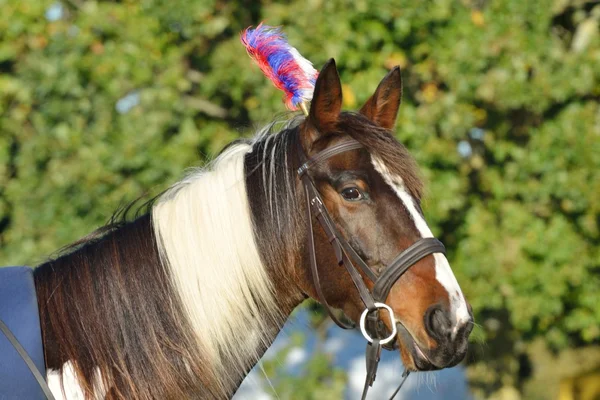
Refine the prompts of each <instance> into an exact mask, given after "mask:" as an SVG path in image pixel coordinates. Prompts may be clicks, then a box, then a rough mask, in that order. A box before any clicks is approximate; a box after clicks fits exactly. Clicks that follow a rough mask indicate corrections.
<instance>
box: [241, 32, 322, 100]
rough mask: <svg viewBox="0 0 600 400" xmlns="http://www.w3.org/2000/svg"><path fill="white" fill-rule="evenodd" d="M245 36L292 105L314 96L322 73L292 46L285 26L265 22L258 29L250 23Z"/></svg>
mask: <svg viewBox="0 0 600 400" xmlns="http://www.w3.org/2000/svg"><path fill="white" fill-rule="evenodd" d="M241 40H242V43H243V45H244V46H245V47H246V51H247V52H248V55H249V56H250V57H251V58H252V59H253V60H254V61H255V62H256V63H257V64H258V66H259V67H260V69H261V70H262V72H263V74H265V75H266V76H267V78H269V79H270V80H271V82H273V84H274V85H275V87H277V88H278V89H280V90H282V91H283V92H284V93H285V104H286V106H287V108H288V109H290V110H297V109H298V107H299V106H300V107H303V105H304V104H305V103H307V102H309V101H311V100H312V96H313V92H314V90H315V82H316V81H317V76H318V74H319V73H318V72H317V70H316V69H315V68H314V67H313V65H312V63H311V62H310V61H308V60H307V59H306V58H304V57H302V56H301V55H300V53H299V52H298V50H296V49H295V48H294V47H292V46H290V44H289V43H288V42H287V38H286V36H285V35H284V34H283V32H281V28H279V27H271V26H268V25H263V24H262V23H261V24H259V25H258V26H257V27H256V28H255V29H253V28H252V27H249V28H247V29H246V30H245V31H243V32H242V34H241ZM303 109H305V108H304V107H303Z"/></svg>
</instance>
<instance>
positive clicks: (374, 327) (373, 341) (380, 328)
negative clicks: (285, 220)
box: [298, 139, 446, 400]
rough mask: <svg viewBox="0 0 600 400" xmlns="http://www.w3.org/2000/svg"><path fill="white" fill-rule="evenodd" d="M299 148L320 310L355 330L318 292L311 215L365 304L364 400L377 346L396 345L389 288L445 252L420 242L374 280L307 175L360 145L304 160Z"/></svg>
mask: <svg viewBox="0 0 600 400" xmlns="http://www.w3.org/2000/svg"><path fill="white" fill-rule="evenodd" d="M298 147H300V150H299V154H300V157H301V160H302V161H304V162H303V164H302V165H301V166H300V168H298V176H299V178H300V180H301V181H302V184H303V186H304V192H305V195H306V217H307V220H308V249H309V253H310V254H309V259H310V269H311V274H312V279H313V285H314V287H315V290H316V292H317V297H318V300H319V301H320V302H321V304H322V305H323V306H324V307H325V310H327V313H328V314H329V316H330V317H331V319H332V320H333V321H334V322H335V323H336V324H337V325H338V326H340V327H341V328H343V329H354V327H355V326H354V325H350V324H347V323H345V322H343V321H342V320H340V319H339V318H338V317H337V316H336V315H335V314H334V312H333V310H332V308H331V306H330V305H329V304H328V303H327V299H326V298H325V295H324V293H323V289H322V288H321V283H320V280H319V270H318V268H317V258H316V253H315V238H314V231H313V226H312V218H313V214H314V216H315V217H316V218H317V221H318V222H319V224H320V225H321V228H322V229H323V231H324V232H325V234H326V235H327V240H328V241H329V243H330V244H331V246H332V247H333V251H334V253H335V257H336V259H337V262H338V265H339V266H342V265H343V266H344V267H345V268H346V271H347V272H348V274H349V275H350V277H351V278H352V281H353V282H354V286H356V289H357V290H358V293H359V295H360V298H361V300H362V302H363V303H364V305H365V310H364V311H363V313H362V314H361V316H360V323H359V325H360V331H361V333H362V334H363V336H364V337H365V339H367V341H368V344H367V349H366V351H365V356H366V363H367V376H366V379H365V385H364V388H363V393H362V400H364V399H365V398H366V396H367V391H368V390H369V388H370V387H371V386H373V382H374V381H375V376H376V373H377V366H378V364H379V360H380V355H381V348H382V347H383V346H384V345H388V344H390V343H391V342H393V341H395V339H396V335H397V328H396V324H400V321H398V322H396V320H395V318H394V313H393V311H392V309H391V307H390V306H388V305H387V304H385V300H386V299H387V296H388V294H389V292H390V290H391V289H392V286H393V285H394V283H396V281H397V280H398V279H400V277H401V276H402V275H403V274H404V273H405V272H406V271H407V270H408V269H409V268H410V267H411V266H413V265H414V264H415V263H416V262H417V261H419V260H420V259H422V258H423V257H426V256H428V255H430V254H433V253H443V254H445V253H446V248H445V247H444V245H443V244H442V242H440V241H439V240H438V239H435V238H423V239H420V240H418V241H417V242H415V243H414V244H413V245H411V246H410V247H409V248H407V249H406V250H404V251H403V252H401V253H400V254H399V255H398V256H397V257H396V258H394V260H393V261H392V262H391V263H389V265H387V266H386V267H385V268H384V269H383V270H382V272H381V273H380V274H379V276H378V275H377V274H376V273H375V272H374V271H373V270H372V269H371V268H370V267H369V266H368V265H367V264H366V263H365V261H364V260H363V259H362V258H361V257H360V256H359V255H358V254H357V253H356V251H355V250H354V249H353V248H352V246H350V244H349V243H348V241H347V240H346V239H345V238H344V237H343V236H342V235H341V234H340V233H339V231H338V230H337V228H336V225H335V223H334V222H333V220H332V218H331V216H330V215H329V212H328V211H327V208H326V207H325V205H324V203H323V200H322V199H321V195H320V194H319V191H318V190H317V188H316V186H315V184H314V182H313V180H312V178H311V177H310V174H309V171H310V169H311V168H312V167H314V166H315V165H317V164H319V163H321V162H323V161H325V160H327V159H328V158H330V157H333V156H335V155H337V154H340V153H344V152H346V151H350V150H357V149H361V148H363V146H362V145H361V144H360V143H359V142H358V141H356V140H354V139H350V140H346V141H344V142H342V143H339V144H336V145H335V146H332V147H329V148H327V149H325V150H322V151H320V152H318V153H317V154H315V155H314V156H312V157H311V158H307V157H306V155H305V153H304V150H303V149H302V148H301V146H298ZM355 264H356V265H358V268H360V271H359V270H358V269H357V267H356V266H355ZM361 272H362V273H363V274H364V275H365V276H366V277H367V278H369V279H370V280H371V281H372V282H373V283H374V286H373V291H370V290H369V288H368V287H367V286H366V284H365V282H364V280H363V277H362V275H361ZM381 309H385V310H386V311H387V312H388V314H389V318H390V322H391V326H392V332H391V333H389V334H387V329H386V327H385V325H384V323H383V321H382V320H381V319H380V315H379V310H381ZM369 331H371V332H373V334H371V333H369ZM392 348H393V347H392ZM402 377H403V379H402V381H401V382H400V386H398V388H397V389H396V391H395V392H394V393H393V395H392V397H391V398H394V397H395V395H396V394H397V393H398V391H399V390H400V388H401V387H402V385H403V384H404V382H405V381H406V378H407V377H408V370H405V371H404V373H403V374H402Z"/></svg>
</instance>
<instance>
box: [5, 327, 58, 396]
mask: <svg viewBox="0 0 600 400" xmlns="http://www.w3.org/2000/svg"><path fill="white" fill-rule="evenodd" d="M0 331H2V333H3V334H4V336H6V338H7V339H8V341H9V342H10V344H12V345H13V347H14V348H15V350H16V351H17V353H19V355H20V356H21V358H22V359H23V361H24V362H25V364H26V365H27V368H29V370H30V371H31V373H32V374H33V377H34V378H35V380H36V381H37V383H38V384H39V385H40V388H41V389H42V391H43V392H44V396H46V398H47V399H48V400H54V396H53V395H52V391H50V388H49V387H48V384H47V383H46V380H45V379H44V377H43V376H42V374H41V373H40V371H39V370H38V369H37V367H36V366H35V363H34V362H33V360H32V359H31V357H29V354H27V351H25V349H24V348H23V346H21V343H19V340H17V338H16V337H15V335H13V333H12V332H11V330H10V329H9V328H8V326H6V324H5V323H4V321H2V320H1V319H0Z"/></svg>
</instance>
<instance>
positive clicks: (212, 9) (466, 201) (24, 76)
mask: <svg viewBox="0 0 600 400" xmlns="http://www.w3.org/2000/svg"><path fill="white" fill-rule="evenodd" d="M0 9H1V10H2V13H1V14H2V15H1V16H0V261H1V262H0V264H3V265H9V264H30V265H35V264H36V263H38V262H40V261H42V260H43V259H44V258H45V257H47V255H48V254H51V253H52V252H54V251H55V250H56V249H57V248H59V247H61V246H63V245H65V244H68V243H69V242H71V241H73V240H75V239H77V238H78V237H81V236H83V235H85V234H86V233H88V232H89V231H91V230H92V229H94V228H95V227H97V226H98V225H100V224H102V223H104V222H105V221H106V220H107V219H108V217H109V216H110V215H111V213H112V211H113V210H114V209H116V208H117V207H118V206H120V205H123V204H126V203H128V202H130V201H132V200H134V199H136V198H137V197H139V196H141V195H152V194H155V193H157V192H158V191H160V190H161V189H164V188H165V187H166V186H167V185H168V184H169V183H171V182H173V181H175V180H176V179H177V178H178V177H180V176H181V174H182V171H183V170H184V168H186V167H189V166H191V165H199V164H202V163H204V162H205V161H206V160H207V159H209V158H210V157H211V156H213V155H215V154H216V153H217V152H218V151H219V150H220V149H221V148H222V147H223V146H224V145H225V144H226V143H228V142H229V141H231V140H232V139H234V138H236V137H239V136H246V135H251V134H252V132H253V129H254V128H255V127H256V126H260V125H261V124H263V123H266V122H269V121H270V120H272V119H273V117H274V115H276V114H280V113H281V112H282V110H283V106H282V102H281V95H280V94H279V93H277V92H276V91H275V90H274V89H273V88H272V86H270V84H269V83H268V82H266V80H265V79H264V77H263V76H262V75H261V74H260V73H259V72H258V70H257V68H255V67H253V66H252V65H251V64H250V62H249V60H248V59H247V57H246V55H245V53H244V50H243V49H242V47H241V45H240V44H239V40H238V34H239V32H240V31H241V30H242V29H243V28H245V27H247V26H249V25H256V24H257V23H258V22H260V21H261V20H264V21H266V22H267V23H269V24H270V25H283V26H284V27H285V31H286V33H287V34H288V36H289V39H290V41H291V42H292V43H293V44H294V45H295V46H296V47H298V48H299V50H300V51H301V52H302V53H303V54H304V55H305V56H306V57H308V58H309V59H311V60H312V61H313V62H314V63H315V65H316V66H320V65H322V64H323V63H324V62H325V61H326V60H327V59H329V58H330V57H334V58H335V59H336V61H337V63H338V66H339V69H340V73H341V77H342V81H343V82H344V86H343V89H344V102H345V104H344V106H345V107H346V108H348V109H355V108H357V107H358V106H360V105H361V104H362V102H363V101H365V100H366V98H367V97H368V96H369V95H370V94H371V93H372V91H373V90H374V88H375V86H376V85H377V83H378V82H379V80H380V79H381V78H382V77H383V76H384V75H385V73H386V71H387V70H388V69H390V68H391V67H393V66H394V65H400V66H401V67H402V69H403V79H404V102H403V106H402V108H401V113H400V117H399V121H398V126H397V135H398V138H399V139H400V140H401V141H402V142H403V143H405V144H406V145H407V146H408V148H409V149H411V151H412V152H413V154H414V155H415V156H416V158H417V160H418V161H419V163H420V165H421V166H422V169H423V175H424V176H425V178H426V181H427V182H428V200H427V202H426V204H425V212H426V215H427V218H428V221H429V222H430V225H431V226H432V228H433V230H434V233H436V234H437V235H438V236H440V237H441V238H442V240H443V241H444V242H445V243H446V245H447V247H448V248H449V252H450V259H451V262H452V265H453V268H454V271H455V274H456V275H457V278H458V280H459V281H460V282H461V286H462V288H463V290H464V292H465V294H466V295H467V297H468V298H469V300H470V302H471V304H472V305H473V307H474V311H475V314H476V320H477V321H478V323H479V324H480V325H479V327H478V329H477V330H476V332H475V334H474V336H473V338H474V340H475V341H477V342H479V343H480V344H479V345H475V346H473V348H474V350H473V351H472V353H471V354H470V356H469V360H468V375H469V380H470V383H471V386H472V389H473V393H474V395H475V396H476V397H477V398H507V399H508V398H519V397H524V398H532V399H535V398H555V397H556V396H558V395H559V393H560V396H562V395H563V392H564V391H565V390H566V392H564V393H567V392H568V391H569V389H564V388H565V387H567V388H569V387H571V386H573V387H574V386H577V385H579V384H580V381H579V380H578V378H577V377H579V376H588V375H589V374H594V373H596V374H597V373H598V371H600V354H599V353H600V351H599V344H600V307H599V304H600V290H599V289H600V278H599V276H600V261H599V260H600V247H599V246H598V245H599V244H600V228H599V227H600V105H599V102H600V67H599V65H600V35H599V28H598V27H599V25H600V5H599V3H598V1H583V0H539V1H522V0H498V1H488V0H462V1H451V0H436V1H422V2H420V1H405V0H398V1H382V0H377V1H375V0H330V1H324V0H306V1H299V0H295V1H291V2H287V3H278V2H273V1H263V2H253V1H242V0H234V1H225V0H222V1H216V0H215V1H211V0H186V1H184V0H170V1H166V0H139V1H133V0H124V1H87V0H65V1H63V2H56V1H54V0H0ZM314 319H315V321H313V323H314V324H315V325H317V326H318V325H319V324H323V323H327V322H324V320H323V318H321V317H320V314H318V313H317V314H316V315H315V317H314ZM314 362H315V363H316V364H315V365H327V360H320V361H319V360H317V361H314ZM549 364H550V365H552V366H556V368H549V367H548V365H549ZM559 365H560V368H559V367H558V366H559ZM274 370H276V368H274ZM272 374H276V371H274V372H272ZM310 374H312V376H313V379H307V378H306V377H305V376H303V375H301V376H300V377H299V378H298V379H299V381H297V382H296V383H298V382H310V385H312V386H311V387H314V391H312V389H311V390H306V391H298V392H296V395H297V398H311V395H310V393H311V392H312V393H327V390H333V391H334V392H331V393H333V394H336V393H338V392H335V390H338V391H339V385H338V386H336V385H332V386H328V385H326V384H323V382H328V380H327V379H324V378H323V377H322V376H321V375H320V374H325V375H327V374H330V375H331V374H334V375H335V379H337V381H339V380H341V381H342V382H343V380H344V379H345V377H344V376H343V374H341V375H340V374H338V372H337V371H336V370H335V369H327V368H324V369H318V370H315V369H312V370H311V372H310ZM593 376H594V377H597V375H593ZM286 379H287V381H290V379H291V381H290V382H289V384H290V385H292V384H293V382H294V381H293V378H286ZM302 379H305V380H304V381H302ZM284 381H286V380H285V379H284ZM287 381H286V382H287ZM337 381H336V382H337ZM569 385H571V386H569ZM582 390H583V389H582ZM586 390H587V389H586ZM323 391H325V392H323ZM598 391H600V389H598ZM289 393H291V394H289V396H290V397H294V392H293V391H292V392H289ZM596 393H598V392H596ZM323 396H324V395H323ZM506 396H508V397H506ZM510 396H517V397H510ZM599 396H600V395H599ZM319 397H321V398H323V397H322V396H321V395H320V396H319ZM561 398H563V397H561ZM564 398H565V399H567V398H568V397H564ZM590 398H594V397H590ZM596 398H597V397H596Z"/></svg>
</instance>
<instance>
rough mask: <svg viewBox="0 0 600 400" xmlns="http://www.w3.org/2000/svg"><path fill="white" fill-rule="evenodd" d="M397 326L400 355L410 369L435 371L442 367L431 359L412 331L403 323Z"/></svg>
mask: <svg viewBox="0 0 600 400" xmlns="http://www.w3.org/2000/svg"><path fill="white" fill-rule="evenodd" d="M397 327H398V336H397V341H398V343H399V346H398V347H399V349H400V357H401V358H402V363H403V364H404V366H405V367H406V368H407V369H408V370H409V371H413V372H414V371H434V370H438V369H441V368H439V367H437V366H436V365H434V364H433V363H432V362H431V360H429V358H428V357H427V356H426V355H425V352H424V351H423V350H421V348H420V347H419V345H418V344H417V342H416V341H415V339H414V338H413V337H412V335H411V334H410V332H409V331H408V330H407V329H406V328H405V327H404V326H403V325H402V324H398V325H397Z"/></svg>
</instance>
